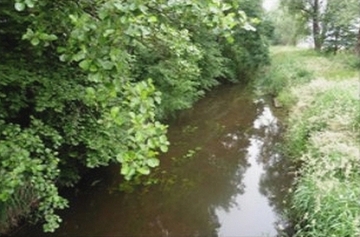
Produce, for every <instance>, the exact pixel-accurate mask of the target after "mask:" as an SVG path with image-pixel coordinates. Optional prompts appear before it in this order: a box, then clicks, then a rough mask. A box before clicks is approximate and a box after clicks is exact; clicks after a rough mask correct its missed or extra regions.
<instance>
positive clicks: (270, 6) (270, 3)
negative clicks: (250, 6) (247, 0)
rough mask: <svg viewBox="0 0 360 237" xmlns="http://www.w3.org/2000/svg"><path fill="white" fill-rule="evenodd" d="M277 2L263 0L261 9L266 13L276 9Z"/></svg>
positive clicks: (275, 0) (276, 0)
mask: <svg viewBox="0 0 360 237" xmlns="http://www.w3.org/2000/svg"><path fill="white" fill-rule="evenodd" d="M278 2H279V0H263V8H264V9H265V10H267V11H270V10H273V9H274V8H276V6H277V4H278Z"/></svg>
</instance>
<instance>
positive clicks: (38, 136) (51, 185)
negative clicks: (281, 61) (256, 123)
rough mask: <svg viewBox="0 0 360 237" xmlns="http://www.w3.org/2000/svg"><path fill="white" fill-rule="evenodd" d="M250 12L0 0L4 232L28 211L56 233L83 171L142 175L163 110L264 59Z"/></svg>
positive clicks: (157, 141)
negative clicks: (65, 194) (63, 190)
mask: <svg viewBox="0 0 360 237" xmlns="http://www.w3.org/2000/svg"><path fill="white" fill-rule="evenodd" d="M244 4H250V1H244ZM247 7H248V8H247V11H249V12H250V10H251V9H253V7H255V6H252V5H251V6H250V5H249V6H247ZM258 16H260V15H256V16H255V15H254V17H258ZM257 21H258V20H256V19H255V18H254V19H248V18H247V16H246V14H245V13H244V11H241V7H240V6H239V2H238V1H225V2H221V1H220V2H219V1H215V0H214V1H205V2H199V1H192V0H188V1H165V2H164V1H156V0H148V1H130V2H127V1H115V0H111V1H50V0H43V1H35V0H16V1H11V0H6V1H1V3H0V37H1V42H2V44H1V45H0V53H1V55H2V58H1V59H0V98H1V104H0V141H1V143H0V146H1V147H0V148H1V149H0V157H1V167H0V206H1V207H3V210H5V211H4V212H3V213H2V216H1V218H2V220H3V221H4V223H7V224H5V225H1V226H0V232H4V231H5V229H6V228H7V227H9V226H10V224H11V225H13V224H15V223H10V222H11V220H17V219H18V218H19V217H21V216H26V215H27V214H28V213H29V212H30V211H32V210H37V215H38V216H40V217H42V218H43V219H44V220H45V225H44V229H45V230H46V231H54V229H56V228H57V227H58V225H59V222H60V221H61V220H60V218H59V216H57V215H56V214H55V210H56V209H59V208H64V207H66V206H67V201H66V200H65V199H64V198H62V197H61V196H59V194H58V188H59V187H62V186H64V185H65V186H72V185H74V184H75V183H76V181H77V180H78V179H79V178H80V177H81V170H84V169H85V168H94V167H98V166H104V165H108V164H109V163H118V164H119V165H120V173H121V174H122V175H124V177H125V179H126V180H130V179H137V178H139V177H142V176H145V175H148V174H149V173H150V170H151V168H154V167H156V166H158V165H159V160H158V158H157V155H158V154H159V153H160V152H166V151H167V149H168V145H169V142H168V141H167V137H166V128H167V127H166V126H165V125H164V124H162V123H161V122H160V121H159V119H160V118H165V117H166V116H168V115H169V114H171V113H172V112H174V111H176V110H179V109H183V108H188V107H190V106H191V105H192V103H193V102H194V101H196V100H197V99H198V98H199V97H200V96H202V95H203V94H204V93H205V91H206V90H209V89H211V88H212V87H213V86H215V85H217V84H218V83H219V81H218V79H219V78H224V77H227V75H230V74H231V75H232V77H231V78H229V80H233V79H236V81H239V80H240V79H239V76H238V73H241V74H244V75H248V74H250V73H249V72H248V70H253V69H256V68H258V67H259V65H261V64H262V63H264V61H266V57H267V51H266V46H262V47H259V45H262V42H263V40H262V35H261V31H260V26H261V24H259V22H257ZM250 23H253V24H254V26H251V25H250ZM255 23H256V24H255ZM257 27H258V28H259V31H254V32H252V33H250V34H249V35H248V34H247V33H246V32H248V29H252V30H255V29H256V28H257ZM235 36H236V37H235ZM3 42H4V43H3ZM225 49H228V50H229V51H230V52H231V54H229V55H226V54H225ZM240 54H241V55H240ZM232 62H235V63H234V64H232ZM229 65H231V67H230V66H229ZM24 190H30V191H31V195H30V196H31V197H29V198H28V196H29V195H27V194H25V193H26V192H25V191H24ZM24 192H25V193H24ZM18 197H24V201H25V203H19V202H18V200H19V198H18ZM27 202H30V203H28V204H26V203H27ZM13 207H14V208H16V209H17V211H16V212H12V211H11V210H13ZM9 218H10V219H9Z"/></svg>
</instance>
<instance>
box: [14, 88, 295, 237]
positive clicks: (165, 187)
mask: <svg viewBox="0 0 360 237" xmlns="http://www.w3.org/2000/svg"><path fill="white" fill-rule="evenodd" d="M280 130H281V127H280V125H279V120H278V119H277V118H276V116H275V115H274V109H273V108H271V107H270V106H269V105H268V103H267V102H266V101H265V100H262V99H260V100H259V99H256V98H255V97H254V95H253V94H252V93H251V92H249V91H248V90H246V89H244V88H243V87H242V86H241V85H238V86H223V87H220V88H219V89H217V90H215V91H213V92H211V93H210V94H209V95H208V96H207V97H206V98H204V99H202V100H200V101H199V102H198V103H196V104H195V106H194V107H193V108H191V109H189V110H186V111H183V112H181V113H179V115H178V116H177V118H176V119H174V120H173V121H170V127H169V139H170V142H171V147H170V149H169V152H168V153H167V154H164V155H162V156H161V157H160V158H161V166H160V167H159V168H158V169H156V170H155V171H154V172H153V174H152V175H151V177H152V179H153V180H155V181H156V180H157V184H156V185H150V186H145V187H138V188H136V189H135V190H134V192H132V193H124V192H119V191H117V189H118V186H119V182H121V177H119V175H118V172H119V167H108V168H105V169H99V170H96V171H94V172H92V174H91V175H90V176H89V177H87V178H86V179H85V181H83V185H82V186H81V187H80V188H79V189H78V190H77V191H75V192H74V193H73V194H72V195H71V197H70V201H71V203H70V205H71V208H69V209H67V210H65V211H63V212H62V213H61V215H62V217H63V220H64V221H63V223H62V225H61V228H60V229H58V230H57V231H56V232H55V233H54V234H43V233H41V231H40V228H39V226H36V227H29V228H23V229H22V230H20V231H19V232H18V233H17V234H16V235H17V236H119V237H125V236H127V237H130V236H131V237H140V236H146V237H152V236H153V237H184V236H189V237H190V236H191V237H198V236H204V237H205V236H206V237H215V236H216V237H230V236H234V237H235V236H238V237H240V236H241V237H256V236H278V233H279V232H278V231H279V229H282V228H283V226H284V223H283V221H282V219H281V215H280V214H281V212H282V210H283V209H284V202H285V194H286V191H287V189H288V187H289V186H290V185H291V177H290V175H289V174H288V172H287V169H288V168H287V165H286V162H285V161H284V159H283V157H281V156H280V155H279V154H278V153H277V149H276V147H277V145H278V142H279V135H280V134H279V133H280V132H281V131H280Z"/></svg>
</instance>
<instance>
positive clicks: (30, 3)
mask: <svg viewBox="0 0 360 237" xmlns="http://www.w3.org/2000/svg"><path fill="white" fill-rule="evenodd" d="M25 3H26V5H27V6H28V7H30V8H33V7H34V2H33V1H32V0H25Z"/></svg>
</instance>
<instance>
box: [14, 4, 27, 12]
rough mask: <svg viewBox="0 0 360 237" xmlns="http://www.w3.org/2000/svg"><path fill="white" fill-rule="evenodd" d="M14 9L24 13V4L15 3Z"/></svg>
mask: <svg viewBox="0 0 360 237" xmlns="http://www.w3.org/2000/svg"><path fill="white" fill-rule="evenodd" d="M15 9H16V10H17V11H19V12H21V11H24V10H25V4H24V3H22V2H17V3H15Z"/></svg>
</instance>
